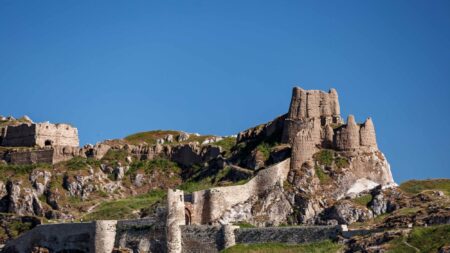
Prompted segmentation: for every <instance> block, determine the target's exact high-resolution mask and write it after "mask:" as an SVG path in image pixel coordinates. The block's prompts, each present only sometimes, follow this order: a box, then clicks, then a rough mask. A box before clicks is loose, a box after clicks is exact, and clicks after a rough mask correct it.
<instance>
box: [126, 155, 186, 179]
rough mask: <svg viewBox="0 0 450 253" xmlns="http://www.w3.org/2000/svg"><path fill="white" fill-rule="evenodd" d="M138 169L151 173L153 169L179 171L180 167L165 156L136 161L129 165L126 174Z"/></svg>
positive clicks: (131, 173)
mask: <svg viewBox="0 0 450 253" xmlns="http://www.w3.org/2000/svg"><path fill="white" fill-rule="evenodd" d="M138 170H143V171H144V172H145V174H151V173H152V172H153V171H154V170H163V171H164V170H165V171H172V172H174V173H180V171H181V169H180V167H179V166H178V165H177V164H176V163H175V162H172V161H170V160H168V159H165V158H156V159H153V160H145V161H136V162H133V163H132V164H131V165H130V169H129V170H128V171H127V173H126V175H133V174H135V173H136V172H137V171H138Z"/></svg>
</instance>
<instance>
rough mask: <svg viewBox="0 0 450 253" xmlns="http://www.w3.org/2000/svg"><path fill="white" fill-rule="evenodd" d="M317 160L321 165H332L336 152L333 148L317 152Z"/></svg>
mask: <svg viewBox="0 0 450 253" xmlns="http://www.w3.org/2000/svg"><path fill="white" fill-rule="evenodd" d="M314 156H315V158H316V160H317V162H319V164H321V165H325V166H331V165H332V164H333V160H334V153H333V151H331V150H328V149H324V150H321V151H319V152H317V153H316V154H315V155H314Z"/></svg>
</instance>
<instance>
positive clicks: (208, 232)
mask: <svg viewBox="0 0 450 253" xmlns="http://www.w3.org/2000/svg"><path fill="white" fill-rule="evenodd" d="M181 239H182V252H184V253H202V252H205V253H214V252H219V251H220V250H222V249H223V248H224V245H225V241H224V233H223V229H222V226H206V225H190V226H181Z"/></svg>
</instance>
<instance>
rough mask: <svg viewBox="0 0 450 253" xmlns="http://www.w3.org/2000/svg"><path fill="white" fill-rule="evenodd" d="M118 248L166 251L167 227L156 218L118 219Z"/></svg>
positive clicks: (135, 250) (155, 252) (139, 250)
mask: <svg viewBox="0 0 450 253" xmlns="http://www.w3.org/2000/svg"><path fill="white" fill-rule="evenodd" d="M116 231H117V232H116V239H115V245H114V247H116V248H128V249H131V250H133V252H154V253H164V252H166V244H167V241H166V227H165V224H164V223H161V221H158V220H155V219H136V220H121V221H117V227H116Z"/></svg>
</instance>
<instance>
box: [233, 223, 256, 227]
mask: <svg viewBox="0 0 450 253" xmlns="http://www.w3.org/2000/svg"><path fill="white" fill-rule="evenodd" d="M233 225H236V226H239V227H240V228H254V227H255V226H253V225H252V224H250V223H247V222H244V221H241V222H238V223H235V224H233Z"/></svg>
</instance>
